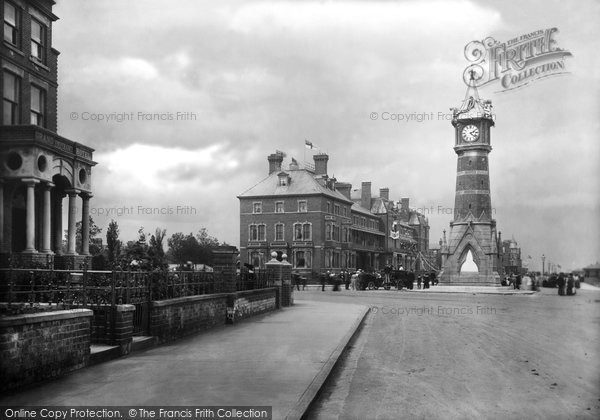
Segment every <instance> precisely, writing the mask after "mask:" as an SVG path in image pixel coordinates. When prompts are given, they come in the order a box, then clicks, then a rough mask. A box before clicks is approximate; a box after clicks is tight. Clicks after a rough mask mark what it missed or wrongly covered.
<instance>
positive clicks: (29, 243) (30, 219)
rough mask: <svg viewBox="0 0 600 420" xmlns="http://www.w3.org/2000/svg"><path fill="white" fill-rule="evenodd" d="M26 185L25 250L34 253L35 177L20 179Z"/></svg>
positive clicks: (36, 181)
mask: <svg viewBox="0 0 600 420" xmlns="http://www.w3.org/2000/svg"><path fill="white" fill-rule="evenodd" d="M22 181H23V183H24V184H25V185H27V217H26V221H25V241H26V242H25V251H23V252H26V253H35V252H37V250H36V249H35V184H37V183H39V182H40V181H38V180H37V179H33V178H27V179H23V180H22Z"/></svg>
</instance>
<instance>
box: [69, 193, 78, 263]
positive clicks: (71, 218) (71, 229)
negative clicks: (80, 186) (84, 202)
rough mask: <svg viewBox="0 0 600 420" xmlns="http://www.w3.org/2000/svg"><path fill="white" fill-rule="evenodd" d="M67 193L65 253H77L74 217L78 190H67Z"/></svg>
mask: <svg viewBox="0 0 600 420" xmlns="http://www.w3.org/2000/svg"><path fill="white" fill-rule="evenodd" d="M67 194H68V195H69V232H68V235H67V244H68V245H67V255H77V251H76V249H75V245H76V233H77V232H76V217H77V194H79V190H68V191H67Z"/></svg>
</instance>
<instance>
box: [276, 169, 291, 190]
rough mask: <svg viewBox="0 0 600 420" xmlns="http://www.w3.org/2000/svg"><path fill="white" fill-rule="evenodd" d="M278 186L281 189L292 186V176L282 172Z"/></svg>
mask: <svg viewBox="0 0 600 420" xmlns="http://www.w3.org/2000/svg"><path fill="white" fill-rule="evenodd" d="M277 177H278V181H277V185H279V186H280V187H285V186H286V185H290V176H289V175H288V174H287V173H286V172H280V173H279V174H278V175H277Z"/></svg>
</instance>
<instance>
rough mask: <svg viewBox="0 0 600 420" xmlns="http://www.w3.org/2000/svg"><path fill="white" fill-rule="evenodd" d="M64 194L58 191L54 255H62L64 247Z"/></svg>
mask: <svg viewBox="0 0 600 420" xmlns="http://www.w3.org/2000/svg"><path fill="white" fill-rule="evenodd" d="M63 197H64V195H62V193H60V192H58V191H56V201H55V202H54V253H55V254H59V255H60V254H62V253H63V251H62V246H63V231H62V229H63V227H62V226H63V225H62V217H63V216H62V202H63Z"/></svg>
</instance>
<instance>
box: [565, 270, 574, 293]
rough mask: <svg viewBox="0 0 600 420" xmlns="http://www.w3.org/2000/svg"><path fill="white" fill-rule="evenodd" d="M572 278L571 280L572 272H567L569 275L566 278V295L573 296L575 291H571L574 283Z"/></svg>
mask: <svg viewBox="0 0 600 420" xmlns="http://www.w3.org/2000/svg"><path fill="white" fill-rule="evenodd" d="M574 283H575V282H574V280H573V274H569V277H568V278H567V296H573V295H574V294H575V293H573V290H574V289H573V285H574Z"/></svg>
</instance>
